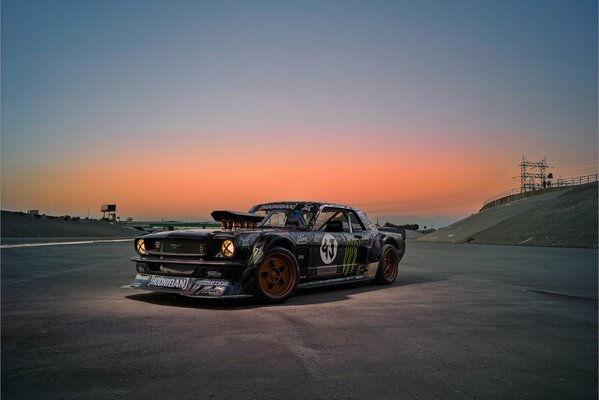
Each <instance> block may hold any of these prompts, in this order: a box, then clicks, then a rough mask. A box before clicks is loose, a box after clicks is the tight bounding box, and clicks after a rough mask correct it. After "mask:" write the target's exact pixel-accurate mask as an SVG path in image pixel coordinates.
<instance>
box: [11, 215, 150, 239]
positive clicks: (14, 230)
mask: <svg viewBox="0 0 599 400" xmlns="http://www.w3.org/2000/svg"><path fill="white" fill-rule="evenodd" d="M0 222H1V225H2V237H6V238H9V237H96V238H99V237H134V236H137V235H139V234H140V231H138V230H137V229H133V228H129V227H126V226H119V225H112V224H108V223H106V222H99V221H86V220H79V221H65V220H63V219H58V218H44V217H40V216H34V215H27V214H25V215H21V214H19V213H15V212H11V211H2V220H1V221H0Z"/></svg>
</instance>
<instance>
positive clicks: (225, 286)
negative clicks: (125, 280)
mask: <svg viewBox="0 0 599 400" xmlns="http://www.w3.org/2000/svg"><path fill="white" fill-rule="evenodd" d="M130 286H131V287H132V288H134V289H142V290H149V291H152V292H166V293H177V294H180V295H183V296H189V297H211V298H213V297H227V298H238V297H251V296H252V294H251V291H250V290H249V289H247V288H244V286H245V285H243V284H241V282H235V281H229V280H226V279H208V278H193V277H187V276H185V277H184V276H165V275H152V274H137V276H136V277H135V279H133V282H131V285H130Z"/></svg>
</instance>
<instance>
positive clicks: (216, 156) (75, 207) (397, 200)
mask: <svg viewBox="0 0 599 400" xmlns="http://www.w3.org/2000/svg"><path fill="white" fill-rule="evenodd" d="M302 137H303V136H302V135H299V136H292V137H290V136H285V137H282V138H281V139H279V140H274V139H269V138H266V139H265V138H261V139H260V140H255V139H254V140H252V139H250V138H248V137H246V138H242V139H239V140H236V141H235V140H230V138H226V137H224V138H222V139H218V138H216V139H212V140H211V141H210V150H208V149H207V147H203V146H201V142H200V143H198V141H197V140H193V139H190V140H189V141H187V142H186V143H185V144H184V145H179V146H174V145H169V144H168V143H167V142H165V141H162V142H160V143H158V144H156V145H149V144H148V143H147V142H146V144H145V145H143V146H141V147H138V148H136V149H134V150H132V151H118V152H115V153H113V154H110V155H106V154H104V153H98V154H89V155H86V156H73V157H72V158H71V159H65V160H64V162H63V163H62V164H56V165H47V166H45V167H44V168H43V171H44V173H43V174H40V173H39V168H40V166H37V168H38V169H36V170H32V171H30V173H29V174H23V175H22V176H19V177H18V178H16V177H8V178H5V179H4V185H5V187H6V188H8V190H6V189H5V190H3V192H2V200H3V205H4V207H3V208H5V209H10V207H14V206H13V204H24V205H27V206H26V207H29V208H39V209H43V206H42V205H49V207H50V208H51V211H52V210H54V211H55V212H51V214H54V213H68V214H71V215H82V216H84V215H86V213H87V211H86V209H87V208H88V207H89V208H90V211H91V213H92V215H97V209H98V208H99V205H100V204H101V203H108V202H110V203H112V202H113V203H116V204H117V205H118V211H119V215H121V216H122V217H124V218H126V217H128V216H133V217H134V218H136V219H139V218H152V217H153V218H156V217H161V216H162V217H165V218H185V217H190V216H194V217H203V218H206V217H208V216H209V213H210V212H211V211H212V210H214V209H234V210H247V209H248V208H249V207H250V206H251V205H253V204H257V203H260V202H268V201H278V200H314V201H330V202H337V203H344V204H351V205H355V206H358V207H360V208H362V209H364V210H365V211H366V212H368V213H369V214H370V215H375V216H376V215H386V214H393V215H398V214H409V215H431V214H433V215H434V214H438V213H444V214H463V215H467V214H469V213H472V212H476V211H477V210H478V208H479V207H480V205H481V201H482V200H483V198H481V196H478V198H477V197H476V195H473V196H471V197H472V198H471V197H469V196H462V197H463V198H464V197H465V201H462V200H460V199H456V198H455V196H453V197H452V195H451V193H450V194H449V195H448V198H447V202H445V204H441V203H439V204H438V203H431V202H430V199H429V198H428V196H435V195H436V194H438V193H446V192H451V191H452V190H455V189H456V187H457V188H459V187H464V186H473V185H479V184H482V185H484V184H485V182H488V179H489V176H495V177H496V178H494V179H496V180H500V179H506V178H507V177H509V176H510V173H511V174H513V171H507V172H506V171H501V170H499V171H497V170H493V169H492V168H489V167H486V166H488V165H493V164H497V163H489V159H490V158H492V156H493V154H484V155H483V154H479V153H476V152H473V151H472V149H471V148H470V147H469V146H461V148H459V146H454V148H453V149H452V148H448V147H446V145H445V144H442V145H438V146H431V145H429V144H428V143H426V144H425V143H422V141H423V140H424V139H421V140H418V138H417V137H416V138H415V140H413V141H411V142H410V143H408V144H402V143H400V142H397V143H393V142H386V143H385V142H382V143H377V142H375V141H367V142H364V141H363V140H360V139H359V138H356V137H350V138H349V139H348V140H347V141H345V142H344V141H340V140H339V139H338V138H337V137H334V138H330V139H326V137H327V136H325V135H323V136H322V138H319V137H318V136H312V137H310V136H308V137H307V140H303V139H302ZM363 137H367V136H366V135H364V136H363ZM422 148H427V149H429V150H428V151H427V152H426V154H425V153H424V152H422V151H421V150H419V149H422ZM513 186H514V184H512V183H510V182H508V183H507V187H506V188H510V187H513ZM495 190H498V188H490V192H494V191H495ZM502 190H503V189H502ZM479 192H480V191H479ZM491 194H492V193H491ZM485 195H486V194H485ZM483 197H484V196H483ZM441 200H442V199H441ZM452 203H453V204H452ZM419 205H420V206H419Z"/></svg>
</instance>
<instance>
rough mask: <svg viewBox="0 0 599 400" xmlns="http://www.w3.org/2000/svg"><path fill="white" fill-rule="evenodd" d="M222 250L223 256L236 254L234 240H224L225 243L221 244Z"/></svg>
mask: <svg viewBox="0 0 599 400" xmlns="http://www.w3.org/2000/svg"><path fill="white" fill-rule="evenodd" d="M221 251H222V253H223V256H225V257H233V254H235V245H234V244H233V242H232V241H230V240H228V239H227V240H225V241H223V245H222V246H221Z"/></svg>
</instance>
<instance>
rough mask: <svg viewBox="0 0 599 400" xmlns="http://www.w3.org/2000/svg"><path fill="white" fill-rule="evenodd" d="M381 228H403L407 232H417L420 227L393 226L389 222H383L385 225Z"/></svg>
mask: <svg viewBox="0 0 599 400" xmlns="http://www.w3.org/2000/svg"><path fill="white" fill-rule="evenodd" d="M383 226H384V227H385V228H404V229H407V230H409V231H417V230H418V229H420V225H418V224H404V225H395V224H392V223H391V222H385V225H383Z"/></svg>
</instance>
